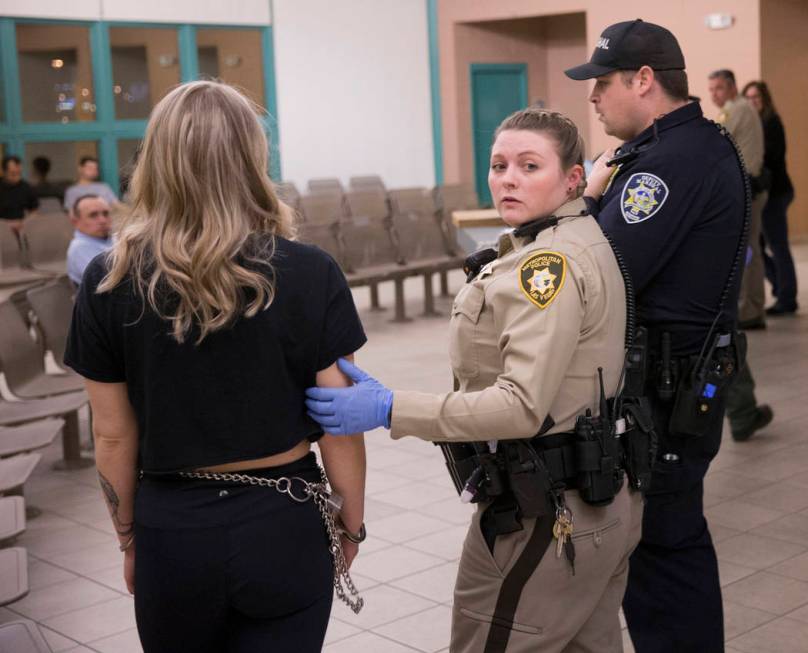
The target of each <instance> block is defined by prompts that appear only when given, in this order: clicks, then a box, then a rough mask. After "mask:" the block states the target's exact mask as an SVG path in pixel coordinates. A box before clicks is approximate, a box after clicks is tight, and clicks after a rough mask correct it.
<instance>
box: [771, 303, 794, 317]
mask: <svg viewBox="0 0 808 653" xmlns="http://www.w3.org/2000/svg"><path fill="white" fill-rule="evenodd" d="M796 312H797V307H796V306H794V307H793V308H786V307H785V306H783V305H781V304H773V305H772V306H769V308H767V309H766V315H773V316H774V317H779V316H781V315H794V313H796Z"/></svg>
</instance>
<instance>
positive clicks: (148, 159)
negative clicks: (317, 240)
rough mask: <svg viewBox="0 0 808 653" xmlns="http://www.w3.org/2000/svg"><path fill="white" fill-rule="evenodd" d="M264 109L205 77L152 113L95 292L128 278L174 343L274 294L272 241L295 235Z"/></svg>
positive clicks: (249, 312)
mask: <svg viewBox="0 0 808 653" xmlns="http://www.w3.org/2000/svg"><path fill="white" fill-rule="evenodd" d="M260 113H261V111H260V109H259V108H258V107H257V106H256V105H255V104H253V103H252V102H251V101H250V100H249V99H247V98H246V97H245V96H244V95H242V94H241V93H240V92H239V91H237V90H236V89H234V88H232V87H231V86H228V85H227V84H222V83H220V82H214V81H199V82H190V83H187V84H182V85H181V86H178V87H177V88H175V89H174V90H172V91H171V92H170V93H169V94H168V95H166V96H165V97H164V98H163V99H162V100H160V102H159V103H158V104H157V106H156V107H155V108H154V110H153V111H152V114H151V117H150V119H149V124H148V127H147V128H146V136H145V138H144V140H143V144H142V146H141V151H140V156H139V158H138V162H137V165H136V167H135V169H134V172H133V173H132V181H131V186H130V189H131V203H132V211H131V213H130V214H129V216H128V217H125V218H124V219H123V222H122V226H121V229H120V231H119V233H118V239H117V242H116V244H115V246H114V247H113V249H112V250H111V252H110V253H109V256H108V270H109V271H108V273H107V275H106V276H105V277H104V279H103V280H102V282H101V283H100V284H99V286H98V291H97V292H99V293H101V292H109V291H111V290H112V289H113V288H115V287H116V286H118V285H119V284H120V283H121V282H122V281H124V280H125V279H127V277H129V278H131V280H132V282H133V285H134V287H135V289H136V290H137V292H138V293H139V295H140V297H141V299H143V298H145V299H147V300H148V302H149V305H150V306H151V308H152V309H153V310H154V311H155V312H156V313H157V314H158V315H159V316H160V317H162V318H163V319H165V320H167V321H169V322H170V323H171V326H172V333H173V336H174V338H175V339H176V340H177V342H180V343H181V342H183V341H184V340H185V338H186V336H187V335H188V333H189V331H190V330H191V328H192V327H193V326H197V327H198V328H199V337H198V339H197V340H196V342H197V344H199V343H200V342H201V341H202V340H203V339H204V338H205V337H206V336H207V335H208V334H210V333H212V332H214V331H217V330H220V329H223V328H225V327H226V326H228V325H229V324H231V323H232V322H233V320H235V319H236V318H237V317H239V316H242V315H243V316H245V317H252V316H254V315H255V314H256V313H258V312H259V311H260V310H263V309H264V308H266V307H267V306H269V304H270V303H271V302H272V300H273V298H274V295H275V287H274V281H273V274H272V268H271V266H270V261H271V259H272V256H273V254H274V250H275V238H274V237H275V236H282V237H286V238H291V237H293V236H294V222H293V213H292V211H291V209H290V208H289V207H288V206H286V205H285V204H284V203H283V202H281V201H280V200H279V199H278V196H277V195H276V194H275V190H274V186H273V184H272V181H271V180H270V178H269V176H268V174H267V163H268V155H269V146H268V143H267V138H266V135H265V133H264V128H263V126H262V124H261V120H260V117H259V115H260ZM246 264H249V265H246Z"/></svg>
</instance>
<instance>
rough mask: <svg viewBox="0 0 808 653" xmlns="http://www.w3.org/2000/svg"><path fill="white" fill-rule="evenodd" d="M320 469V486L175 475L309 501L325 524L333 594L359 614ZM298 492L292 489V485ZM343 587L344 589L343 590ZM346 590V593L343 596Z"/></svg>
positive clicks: (297, 480)
mask: <svg viewBox="0 0 808 653" xmlns="http://www.w3.org/2000/svg"><path fill="white" fill-rule="evenodd" d="M319 469H320V478H321V479H322V480H321V482H320V483H310V482H309V481H306V480H304V479H302V478H300V477H299V476H292V477H291V478H290V477H286V476H281V477H280V478H262V477H260V476H250V475H248V474H233V473H218V472H179V475H180V476H182V477H183V478H200V479H204V480H209V481H228V482H233V483H241V484H242V485H259V486H261V487H267V488H272V489H275V490H277V491H278V492H280V493H281V494H285V495H287V496H288V497H289V498H290V499H292V500H293V501H296V502H297V503H305V502H306V501H308V500H309V499H313V500H314V503H315V504H316V505H317V509H318V510H319V511H320V515H321V516H322V518H323V523H324V524H325V530H326V533H328V540H329V542H330V545H329V551H330V552H331V557H332V558H333V560H334V592H335V593H336V595H337V598H338V599H339V600H340V601H342V602H343V603H345V605H347V606H348V607H349V608H350V609H351V610H353V612H354V613H355V614H359V611H360V610H361V609H362V606H363V605H364V604H365V601H364V599H363V598H362V597H361V596H359V591H358V590H357V589H356V585H354V582H353V579H352V578H351V574H350V572H349V571H348V564H347V563H346V562H345V553H344V552H343V550H342V542H341V541H340V538H339V529H338V528H337V524H336V519H335V512H337V510H336V509H335V508H336V503H335V502H332V500H331V492H330V491H329V489H328V478H327V477H326V475H325V471H324V470H323V469H322V468H319ZM296 483H297V484H298V489H295V484H296ZM343 585H344V587H343ZM346 588H347V593H346Z"/></svg>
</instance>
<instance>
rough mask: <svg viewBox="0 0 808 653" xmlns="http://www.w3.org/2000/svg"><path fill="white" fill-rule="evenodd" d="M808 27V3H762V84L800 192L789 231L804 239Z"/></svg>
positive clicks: (807, 221)
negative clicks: (807, 41)
mask: <svg viewBox="0 0 808 653" xmlns="http://www.w3.org/2000/svg"><path fill="white" fill-rule="evenodd" d="M806 28H808V2H805V0H762V3H761V42H762V56H763V61H762V72H763V79H764V80H765V81H766V83H767V84H768V85H769V89H770V90H771V93H772V97H773V99H774V103H775V105H776V107H777V111H778V113H779V114H780V117H781V118H782V120H783V124H784V126H785V129H786V139H787V148H788V149H787V152H788V156H787V163H788V170H789V174H790V176H791V181H792V182H793V183H794V187H795V189H796V193H795V200H794V203H793V204H792V205H791V209H790V210H789V215H788V217H789V226H790V228H791V233H792V234H793V235H795V236H801V237H802V238H805V237H808V197H806V194H805V189H806V188H808V121H806V120H805V102H806V98H808V77H806V75H805V71H806V69H808V48H806V46H805V38H806ZM795 73H796V74H795ZM739 81H741V80H739ZM744 81H748V80H744Z"/></svg>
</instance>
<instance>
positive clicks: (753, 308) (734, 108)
mask: <svg viewBox="0 0 808 653" xmlns="http://www.w3.org/2000/svg"><path fill="white" fill-rule="evenodd" d="M708 79H709V89H710V97H711V98H712V100H713V104H715V105H716V106H717V107H718V108H720V109H721V113H720V114H719V115H718V122H719V123H720V124H722V125H724V127H726V128H727V131H728V132H729V133H730V134H732V137H733V138H734V139H735V142H736V143H737V144H738V147H739V148H740V150H741V153H742V154H743V158H744V163H745V164H746V172H747V174H748V175H749V181H750V183H751V186H752V213H751V215H750V218H749V238H748V243H749V250H750V251H751V256H750V257H748V258H747V261H748V264H747V266H746V268H745V269H744V272H743V281H742V283H741V299H740V303H739V304H738V326H739V327H740V328H741V329H765V328H766V318H765V310H764V303H765V291H764V288H763V279H764V276H765V270H764V265H763V252H762V251H761V249H760V231H761V228H762V222H763V207H765V206H766V201H767V200H768V197H769V193H768V187H769V185H770V177H769V174H768V171H767V170H765V169H764V168H763V155H764V151H765V141H764V139H763V125H762V123H761V122H760V116H758V113H757V111H756V110H755V109H754V107H753V106H752V105H751V104H750V103H749V102H748V101H747V100H746V98H743V97H741V96H740V95H738V87H737V85H736V84H735V74H734V73H733V72H732V71H731V70H726V69H724V70H716V71H715V72H714V73H712V74H711V75H710V77H709V78H708ZM727 418H728V419H729V426H730V430H731V431H732V438H733V440H736V441H738V442H743V441H744V440H748V439H749V438H751V437H752V436H753V435H754V433H755V431H758V430H760V429H762V428H764V427H766V426H768V425H769V423H770V422H771V421H772V419H774V411H772V409H771V407H770V406H768V405H767V404H761V405H758V403H757V397H756V396H755V379H754V377H753V376H752V370H751V369H750V368H749V364H748V363H747V364H746V365H743V366H742V367H741V369H740V370H738V376H737V377H736V378H735V381H734V382H733V384H732V387H731V388H730V389H729V392H728V393H727Z"/></svg>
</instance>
